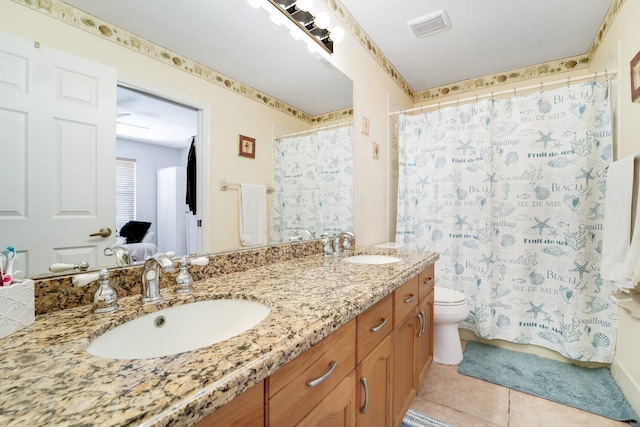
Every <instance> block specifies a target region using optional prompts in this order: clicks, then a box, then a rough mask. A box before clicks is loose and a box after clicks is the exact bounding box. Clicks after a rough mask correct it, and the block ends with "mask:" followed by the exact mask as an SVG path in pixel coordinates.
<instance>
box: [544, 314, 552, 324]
mask: <svg viewBox="0 0 640 427" xmlns="http://www.w3.org/2000/svg"><path fill="white" fill-rule="evenodd" d="M543 322H545V323H546V324H547V325H551V324H552V323H554V322H553V320H551V316H550V315H548V314H545V316H544V320H543Z"/></svg>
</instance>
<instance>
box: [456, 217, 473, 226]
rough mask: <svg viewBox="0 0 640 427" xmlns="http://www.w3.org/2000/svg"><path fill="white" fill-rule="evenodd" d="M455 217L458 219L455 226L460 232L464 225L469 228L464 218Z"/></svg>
mask: <svg viewBox="0 0 640 427" xmlns="http://www.w3.org/2000/svg"><path fill="white" fill-rule="evenodd" d="M456 217H457V218H458V220H457V221H456V225H457V226H459V227H460V230H462V226H463V225H465V224H466V225H468V226H471V224H469V223H468V222H467V217H466V216H465V217H464V218H460V216H458V215H456Z"/></svg>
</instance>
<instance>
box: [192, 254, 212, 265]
mask: <svg viewBox="0 0 640 427" xmlns="http://www.w3.org/2000/svg"><path fill="white" fill-rule="evenodd" d="M188 263H189V264H190V265H207V264H209V257H206V256H201V257H198V258H191V259H190V260H189V261H188Z"/></svg>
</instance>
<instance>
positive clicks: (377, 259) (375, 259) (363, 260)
mask: <svg viewBox="0 0 640 427" xmlns="http://www.w3.org/2000/svg"><path fill="white" fill-rule="evenodd" d="M343 261H344V262H350V263H352V264H393V263H394V262H400V261H402V260H401V259H400V258H396V257H393V256H387V255H355V256H350V257H348V258H345V259H343Z"/></svg>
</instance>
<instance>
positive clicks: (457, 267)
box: [453, 263, 464, 274]
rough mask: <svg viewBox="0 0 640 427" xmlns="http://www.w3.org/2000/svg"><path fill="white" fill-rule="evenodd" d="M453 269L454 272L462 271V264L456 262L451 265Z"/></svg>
mask: <svg viewBox="0 0 640 427" xmlns="http://www.w3.org/2000/svg"><path fill="white" fill-rule="evenodd" d="M453 271H455V272H456V274H462V273H464V265H462V264H458V263H456V265H454V266H453Z"/></svg>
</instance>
